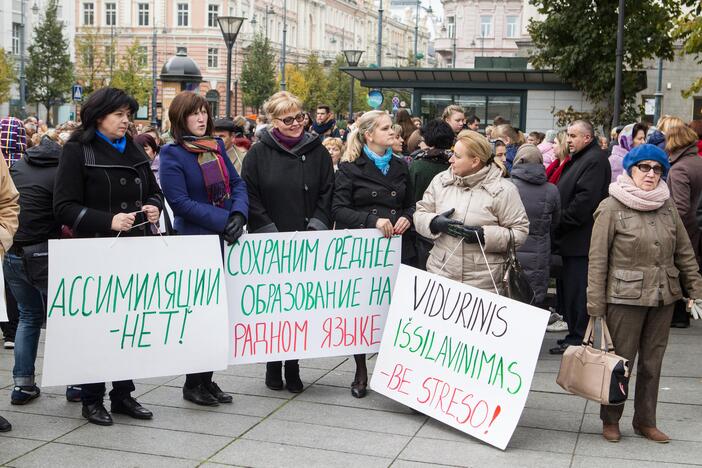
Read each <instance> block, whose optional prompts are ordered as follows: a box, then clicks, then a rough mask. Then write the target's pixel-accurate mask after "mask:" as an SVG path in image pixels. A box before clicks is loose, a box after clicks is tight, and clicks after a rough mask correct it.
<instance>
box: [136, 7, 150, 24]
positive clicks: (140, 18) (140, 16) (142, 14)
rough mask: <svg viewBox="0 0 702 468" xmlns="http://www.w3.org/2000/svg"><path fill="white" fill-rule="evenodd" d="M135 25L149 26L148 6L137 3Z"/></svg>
mask: <svg viewBox="0 0 702 468" xmlns="http://www.w3.org/2000/svg"><path fill="white" fill-rule="evenodd" d="M137 23H138V24H139V26H148V25H149V4H148V3H139V4H138V7H137Z"/></svg>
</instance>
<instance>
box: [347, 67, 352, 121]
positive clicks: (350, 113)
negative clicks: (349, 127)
mask: <svg viewBox="0 0 702 468" xmlns="http://www.w3.org/2000/svg"><path fill="white" fill-rule="evenodd" d="M352 115H353V76H352V77H351V98H350V99H349V118H348V119H347V122H348V120H351V116H352Z"/></svg>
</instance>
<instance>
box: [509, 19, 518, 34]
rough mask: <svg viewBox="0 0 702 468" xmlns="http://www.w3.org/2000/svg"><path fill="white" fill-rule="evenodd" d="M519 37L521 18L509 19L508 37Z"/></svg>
mask: <svg viewBox="0 0 702 468" xmlns="http://www.w3.org/2000/svg"><path fill="white" fill-rule="evenodd" d="M518 35H519V17H518V16H508V17H507V37H517V36H518Z"/></svg>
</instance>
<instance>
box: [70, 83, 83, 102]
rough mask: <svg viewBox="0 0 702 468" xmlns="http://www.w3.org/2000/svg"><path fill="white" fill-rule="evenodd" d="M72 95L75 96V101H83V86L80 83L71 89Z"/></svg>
mask: <svg viewBox="0 0 702 468" xmlns="http://www.w3.org/2000/svg"><path fill="white" fill-rule="evenodd" d="M71 95H72V96H73V100H74V101H82V100H83V87H82V86H81V85H79V84H74V85H73V88H72V90H71Z"/></svg>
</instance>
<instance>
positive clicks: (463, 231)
mask: <svg viewBox="0 0 702 468" xmlns="http://www.w3.org/2000/svg"><path fill="white" fill-rule="evenodd" d="M448 233H449V234H451V235H452V236H454V237H462V238H463V242H465V243H466V244H477V243H478V239H480V243H481V244H482V245H485V231H484V230H483V228H482V227H481V226H463V225H460V226H456V225H452V226H449V232H448Z"/></svg>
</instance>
